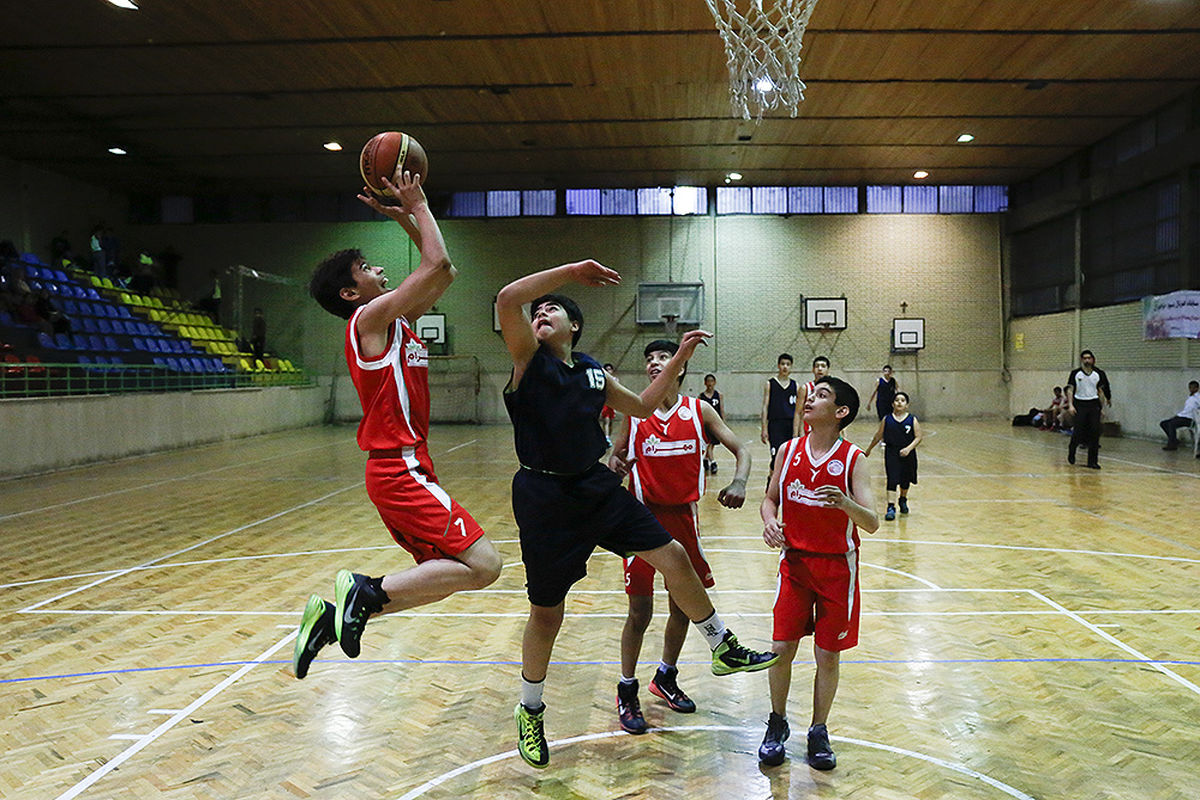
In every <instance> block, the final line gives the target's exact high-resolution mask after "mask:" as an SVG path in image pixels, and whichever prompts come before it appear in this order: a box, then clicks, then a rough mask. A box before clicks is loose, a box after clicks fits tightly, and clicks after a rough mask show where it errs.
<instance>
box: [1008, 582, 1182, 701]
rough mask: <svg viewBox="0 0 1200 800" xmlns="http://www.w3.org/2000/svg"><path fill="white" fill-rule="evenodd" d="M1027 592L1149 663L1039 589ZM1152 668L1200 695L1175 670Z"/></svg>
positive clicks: (1109, 634) (1161, 666) (1144, 657)
mask: <svg viewBox="0 0 1200 800" xmlns="http://www.w3.org/2000/svg"><path fill="white" fill-rule="evenodd" d="M1026 591H1027V592H1028V593H1029V594H1030V595H1031V596H1033V597H1036V598H1037V599H1038V600H1041V601H1042V602H1043V603H1045V604H1046V605H1048V606H1050V607H1051V608H1054V609H1056V610H1058V611H1059V612H1060V613H1062V614H1064V615H1066V616H1067V617H1069V618H1070V619H1072V620H1074V621H1075V622H1077V623H1079V624H1080V625H1082V626H1083V627H1085V628H1087V629H1088V630H1090V631H1091V632H1092V633H1094V634H1096V635H1097V636H1099V637H1100V638H1102V639H1104V640H1105V641H1107V642H1110V643H1112V644H1114V645H1116V646H1117V647H1119V648H1121V649H1122V650H1124V651H1125V652H1126V653H1129V654H1130V655H1131V656H1133V657H1134V658H1140V659H1144V660H1146V661H1147V662H1148V663H1149V657H1148V656H1146V655H1144V654H1143V653H1142V652H1140V651H1139V650H1136V649H1135V648H1133V647H1130V646H1129V645H1127V644H1125V643H1124V642H1122V641H1121V640H1120V639H1118V638H1117V637H1115V636H1113V635H1112V634H1111V633H1108V632H1107V631H1104V630H1101V629H1100V628H1098V627H1096V625H1095V624H1093V623H1091V622H1088V621H1087V620H1086V619H1084V618H1083V617H1081V616H1079V615H1078V614H1076V613H1075V612H1073V611H1071V610H1070V609H1068V608H1066V607H1065V606H1063V605H1061V604H1059V603H1056V602H1055V601H1053V600H1051V599H1050V598H1049V597H1047V596H1046V595H1044V594H1042V593H1041V592H1039V591H1038V590H1037V589H1027V590H1026ZM1150 666H1152V667H1154V668H1155V669H1156V670H1158V671H1159V672H1161V673H1162V674H1163V675H1166V676H1167V677H1168V678H1170V679H1171V680H1173V681H1175V682H1176V683H1178V684H1179V685H1180V686H1183V687H1184V688H1186V689H1190V690H1191V691H1192V692H1194V693H1195V694H1197V695H1200V686H1197V685H1196V684H1194V683H1192V682H1191V681H1189V680H1188V679H1187V678H1185V677H1183V676H1182V675H1180V674H1179V673H1178V672H1175V671H1174V670H1170V669H1167V668H1166V667H1164V666H1163V665H1161V664H1153V663H1151V664H1150Z"/></svg>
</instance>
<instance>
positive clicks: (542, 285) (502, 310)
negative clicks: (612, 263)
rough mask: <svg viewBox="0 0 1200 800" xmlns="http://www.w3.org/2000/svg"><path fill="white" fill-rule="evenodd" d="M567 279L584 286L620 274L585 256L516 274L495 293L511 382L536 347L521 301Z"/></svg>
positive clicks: (613, 281)
mask: <svg viewBox="0 0 1200 800" xmlns="http://www.w3.org/2000/svg"><path fill="white" fill-rule="evenodd" d="M571 281H574V282H576V283H581V284H583V285H584V286H616V285H617V284H619V283H620V282H621V275H620V273H618V272H617V271H616V270H612V269H609V268H608V267H606V266H604V265H603V264H601V263H599V262H597V261H593V260H591V259H586V260H584V261H576V262H574V263H571V264H563V265H561V266H557V267H551V268H550V269H544V270H542V271H541V272H535V273H533V274H532V275H526V276H525V277H523V278H517V279H516V280H515V281H513V282H512V283H510V284H508V285H507V286H505V287H504V288H503V289H501V290H500V294H499V295H497V297H496V316H498V317H499V318H500V335H501V336H503V337H504V346H505V347H507V348H508V354H509V355H510V356H511V357H512V362H513V379H512V385H513V386H516V385H517V384H518V383H520V382H521V375H522V374H524V372H525V367H526V365H528V364H529V360H530V359H531V358H533V354H534V353H536V352H537V349H538V342H537V337H535V336H534V335H533V327H532V325H531V324H530V319H529V316H528V314H526V313H525V304H526V303H531V302H533V301H534V300H536V299H537V298H539V297H541V296H542V295H544V294H549V293H550V292H553V291H554V290H555V289H557V288H558V287H560V286H562V285H563V284H564V283H570V282H571ZM610 405H611V404H610ZM613 408H616V406H613Z"/></svg>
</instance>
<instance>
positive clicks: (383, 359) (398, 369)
mask: <svg viewBox="0 0 1200 800" xmlns="http://www.w3.org/2000/svg"><path fill="white" fill-rule="evenodd" d="M364 308H366V306H359V307H358V308H357V309H356V310H355V312H354V314H352V315H351V317H350V324H351V326H352V327H351V330H352V332H353V333H352V335H351V336H350V346H351V347H353V348H354V360H355V362H357V364H358V366H359V369H365V370H377V369H387V368H388V367H391V368H392V381H393V382H394V383H395V384H396V394H397V396H398V397H399V398H400V415H401V418H402V419H403V420H404V425H405V427H407V428H408V433H409V435H410V436H412V437H413V438H414V439H415V438H417V432H416V431H415V430H413V426H412V417H411V415H410V414H409V399H408V387H407V386H406V385H405V383H404V369H403V367H402V365H401V364H400V351H401V341H402V340H403V339H404V328H405V322H404V318H403V317H400V318H399V319H397V320H396V322H395V323H393V324H394V325H395V328H394V329H393V331H392V344H391V346H390V347H388V349H387V352H385V353H384V354H383V355H381V356H380V357H379V358H376V359H371V360H368V359H365V358H363V354H362V352H361V351H360V350H359V349H358V315H359V314H361V313H362V310H363V309H364Z"/></svg>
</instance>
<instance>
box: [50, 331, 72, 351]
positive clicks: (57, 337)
mask: <svg viewBox="0 0 1200 800" xmlns="http://www.w3.org/2000/svg"><path fill="white" fill-rule="evenodd" d="M54 345H55V346H56V347H57V348H58V349H59V350H74V349H75V343H74V342H72V341H71V337H70V336H68V335H67V334H65V333H56V334H54Z"/></svg>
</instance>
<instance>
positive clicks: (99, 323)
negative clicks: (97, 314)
mask: <svg viewBox="0 0 1200 800" xmlns="http://www.w3.org/2000/svg"><path fill="white" fill-rule="evenodd" d="M96 330H97V331H99V332H100V333H112V332H113V329H112V324H111V323H110V322H109V321H108V320H107V319H98V320H96Z"/></svg>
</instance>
